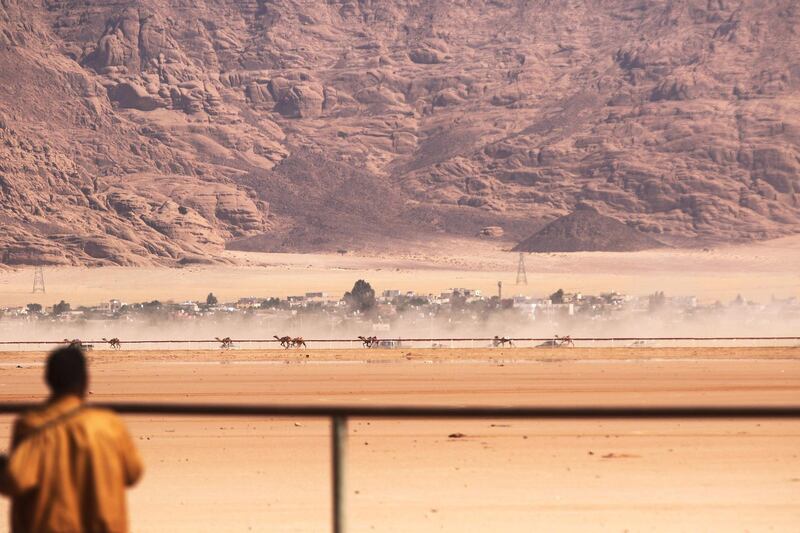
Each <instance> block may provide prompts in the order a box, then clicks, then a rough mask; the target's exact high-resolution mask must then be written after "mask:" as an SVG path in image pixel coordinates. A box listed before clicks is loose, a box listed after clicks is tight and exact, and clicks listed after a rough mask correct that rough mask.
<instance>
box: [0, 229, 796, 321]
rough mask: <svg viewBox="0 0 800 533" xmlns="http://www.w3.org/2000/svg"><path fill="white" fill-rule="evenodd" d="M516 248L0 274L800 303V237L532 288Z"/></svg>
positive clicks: (603, 269)
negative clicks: (658, 294) (795, 299)
mask: <svg viewBox="0 0 800 533" xmlns="http://www.w3.org/2000/svg"><path fill="white" fill-rule="evenodd" d="M510 247H511V244H510V243H498V242H489V241H475V240H469V241H460V240H442V241H437V242H435V243H419V244H418V245H417V246H415V247H414V252H393V253H390V252H386V251H383V250H380V249H376V250H375V253H374V254H372V255H353V254H348V255H345V256H339V255H335V254H265V253H246V252H226V253H225V257H226V258H227V259H229V260H230V261H231V264H229V265H209V266H190V267H185V268H163V267H135V268H132V267H131V268H127V267H100V268H88V267H45V269H44V275H45V285H46V289H47V292H46V294H45V295H41V294H38V295H35V297H34V295H32V294H31V288H32V282H33V269H32V268H30V267H25V268H16V269H10V268H5V269H1V268H0V305H7V306H8V305H25V304H27V303H30V302H31V301H37V302H39V303H42V304H44V305H52V304H53V303H56V302H58V301H60V300H62V299H63V300H66V301H68V302H70V303H72V304H73V305H94V304H97V303H99V302H103V301H106V300H108V299H109V298H119V299H122V300H124V301H127V302H137V301H149V300H153V299H159V300H161V301H168V300H175V301H183V300H186V299H195V300H197V299H201V298H205V296H206V295H207V294H208V293H209V292H212V291H213V292H214V294H216V295H217V296H218V297H219V298H220V299H221V300H222V301H235V300H236V299H238V298H241V297H247V296H262V297H266V296H279V297H286V296H289V295H294V294H304V293H305V292H307V291H323V292H328V293H329V294H330V295H331V296H334V297H339V296H341V295H342V294H343V293H344V291H346V290H349V289H350V288H351V287H352V286H353V283H354V282H355V280H357V279H360V278H363V279H366V280H368V281H369V282H370V283H371V284H372V285H373V287H375V289H376V290H377V291H379V292H380V291H382V290H385V289H400V290H414V291H417V292H419V293H422V294H427V293H435V294H438V293H439V292H441V291H443V290H445V289H447V288H450V287H468V288H473V289H480V290H482V291H483V292H484V293H485V294H496V291H497V282H498V281H502V282H503V284H504V287H505V292H504V294H506V295H511V294H525V295H529V296H537V297H541V296H545V295H548V294H550V293H552V292H553V291H555V290H556V289H558V288H563V289H564V290H566V291H582V292H584V293H594V294H597V293H600V292H606V291H614V290H616V291H620V292H624V293H627V294H633V295H646V294H650V293H652V292H654V291H657V290H663V291H666V292H667V293H668V294H669V295H673V296H697V297H698V298H699V299H700V300H701V301H702V302H708V303H711V302H714V301H716V300H718V299H719V300H723V301H728V300H731V299H733V298H735V297H736V295H737V294H742V295H743V296H744V297H745V298H748V299H753V300H756V301H760V302H765V301H767V300H768V299H769V298H770V297H771V296H772V295H774V296H776V297H787V296H798V288H800V272H798V270H797V268H796V265H798V264H800V237H798V236H795V237H786V238H782V239H775V240H772V241H766V242H760V243H752V244H746V245H737V246H725V247H719V248H714V249H710V250H707V251H706V250H700V249H693V250H678V249H665V250H650V251H643V252H632V253H630V252H629V253H607V252H581V253H570V254H529V255H527V256H526V268H527V274H528V284H527V285H515V281H516V272H517V263H518V254H516V253H511V252H509V251H507V250H508V249H510Z"/></svg>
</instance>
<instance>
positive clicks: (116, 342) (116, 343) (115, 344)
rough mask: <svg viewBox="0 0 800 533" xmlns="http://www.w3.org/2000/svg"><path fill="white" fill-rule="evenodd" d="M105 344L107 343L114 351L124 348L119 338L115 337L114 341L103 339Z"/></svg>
mask: <svg viewBox="0 0 800 533" xmlns="http://www.w3.org/2000/svg"><path fill="white" fill-rule="evenodd" d="M103 342H107V343H108V345H109V346H110V347H111V349H112V350H119V349H120V348H122V342H120V340H119V339H118V338H117V337H114V338H113V339H106V338H105V337H103Z"/></svg>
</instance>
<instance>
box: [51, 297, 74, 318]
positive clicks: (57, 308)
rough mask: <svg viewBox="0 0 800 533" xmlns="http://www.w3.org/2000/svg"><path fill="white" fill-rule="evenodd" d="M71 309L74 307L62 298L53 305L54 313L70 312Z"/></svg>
mask: <svg viewBox="0 0 800 533" xmlns="http://www.w3.org/2000/svg"><path fill="white" fill-rule="evenodd" d="M71 309H72V308H71V307H70V305H69V304H68V303H67V302H65V301H64V300H61V301H60V302H59V303H57V304H55V305H54V306H53V314H54V315H63V314H64V313H69V312H70V310H71Z"/></svg>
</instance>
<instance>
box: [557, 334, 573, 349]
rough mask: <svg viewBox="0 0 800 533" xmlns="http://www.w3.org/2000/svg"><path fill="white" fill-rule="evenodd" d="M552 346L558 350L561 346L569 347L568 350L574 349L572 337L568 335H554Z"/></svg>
mask: <svg viewBox="0 0 800 533" xmlns="http://www.w3.org/2000/svg"><path fill="white" fill-rule="evenodd" d="M553 345H554V346H556V347H558V348H561V347H562V346H569V347H570V348H574V347H575V343H574V342H572V337H570V336H569V335H564V336H563V337H559V336H558V335H556V336H555V338H554V339H553Z"/></svg>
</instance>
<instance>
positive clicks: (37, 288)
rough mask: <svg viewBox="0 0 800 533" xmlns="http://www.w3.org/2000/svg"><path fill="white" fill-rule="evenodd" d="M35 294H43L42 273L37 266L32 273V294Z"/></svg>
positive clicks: (40, 268)
mask: <svg viewBox="0 0 800 533" xmlns="http://www.w3.org/2000/svg"><path fill="white" fill-rule="evenodd" d="M37 292H41V293H42V294H44V271H43V270H42V267H41V266H37V267H36V269H35V270H34V271H33V293H34V294H36V293H37Z"/></svg>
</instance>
